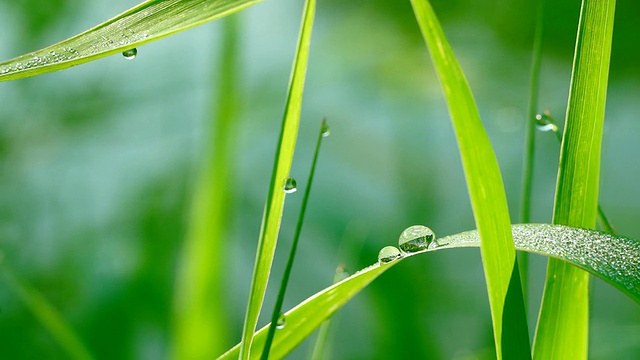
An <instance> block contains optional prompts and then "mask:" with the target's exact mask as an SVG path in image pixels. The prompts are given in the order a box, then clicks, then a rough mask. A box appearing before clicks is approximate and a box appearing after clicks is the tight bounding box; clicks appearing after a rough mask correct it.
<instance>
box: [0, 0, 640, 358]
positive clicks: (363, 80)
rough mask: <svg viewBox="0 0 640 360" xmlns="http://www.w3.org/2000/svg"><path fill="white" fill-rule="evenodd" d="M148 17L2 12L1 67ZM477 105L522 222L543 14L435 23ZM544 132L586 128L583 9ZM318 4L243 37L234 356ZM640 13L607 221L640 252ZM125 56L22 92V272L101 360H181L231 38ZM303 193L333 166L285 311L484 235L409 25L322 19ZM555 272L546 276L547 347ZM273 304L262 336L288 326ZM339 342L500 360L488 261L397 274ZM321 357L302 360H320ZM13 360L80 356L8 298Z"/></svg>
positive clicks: (606, 345)
mask: <svg viewBox="0 0 640 360" xmlns="http://www.w3.org/2000/svg"><path fill="white" fill-rule="evenodd" d="M136 3H137V1H135V0H121V1H117V2H113V1H104V0H103V1H92V2H86V1H80V0H49V1H40V0H13V1H2V2H0V58H2V59H8V58H12V57H14V56H17V55H20V54H23V53H26V52H28V51H31V50H35V49H37V48H41V47H44V46H46V45H49V44H51V43H54V42H56V41H59V40H61V39H64V38H66V37H68V36H71V35H73V34H76V33H79V32H81V31H83V30H85V29H87V28H89V27H91V26H93V25H95V24H97V23H99V22H101V21H104V20H106V19H108V18H110V17H112V16H114V15H116V14H118V13H120V12H122V11H124V10H126V9H128V8H129V7H131V6H134V5H136ZM432 3H433V5H434V7H435V9H436V12H437V14H438V15H439V17H440V19H441V21H442V23H443V26H444V29H445V32H446V34H447V36H448V38H449V40H450V42H451V43H452V46H453V48H454V51H455V52H456V54H457V56H458V58H459V61H460V62H461V64H462V67H463V69H464V70H465V72H466V74H467V77H468V80H469V82H470V85H471V88H472V90H473V91H474V94H475V96H476V100H477V103H478V106H479V108H480V113H481V116H482V118H483V121H484V124H485V127H486V129H487V131H488V133H489V136H490V138H491V140H492V143H493V144H494V148H495V151H496V153H497V156H498V160H499V162H500V165H501V169H502V172H503V177H504V181H505V186H506V191H507V195H508V199H509V205H510V208H511V214H512V218H513V219H514V222H515V221H516V220H517V218H518V210H517V209H518V206H519V188H520V185H519V184H520V178H521V167H522V148H523V133H524V122H525V114H526V106H527V98H528V87H529V85H528V82H529V69H530V62H531V61H530V57H531V56H530V52H531V50H530V49H531V44H532V34H533V27H534V18H535V4H533V3H532V2H529V1H523V0H513V1H500V2H489V3H488V2H477V1H471V0H455V1H445V0H434V1H432ZM549 3H550V4H549V5H548V7H547V11H546V13H545V30H544V36H543V52H544V54H543V63H542V73H541V78H542V83H541V89H540V108H539V111H542V110H544V109H549V110H550V111H551V114H552V115H553V116H554V117H555V118H556V119H562V118H563V115H564V112H565V107H566V99H567V93H568V85H569V77H570V72H571V57H572V55H573V49H574V41H575V31H576V27H577V21H578V12H579V6H580V4H579V1H569V0H561V1H554V2H549ZM301 10H302V1H294V0H280V1H276V0H269V1H265V2H263V3H260V4H258V5H256V6H253V7H251V8H249V9H247V10H245V11H242V12H241V13H239V14H236V15H233V16H234V17H237V18H238V19H237V20H238V21H239V22H240V26H241V31H240V34H241V36H240V42H241V48H240V49H241V50H240V53H241V59H242V60H241V69H242V71H241V81H240V83H239V87H240V94H241V106H240V113H239V116H238V118H237V120H236V122H235V125H234V126H236V129H237V130H236V135H234V138H233V139H232V140H231V141H230V143H231V144H232V147H233V168H232V169H230V174H232V175H231V177H230V178H229V179H228V180H229V182H230V183H231V184H232V185H233V186H232V187H231V189H230V194H229V198H230V202H229V206H228V214H227V215H228V218H229V219H230V220H229V222H228V224H227V226H226V229H225V234H226V235H225V237H224V239H223V240H222V241H220V244H219V249H218V250H219V251H220V252H221V253H222V254H224V256H221V260H220V263H219V264H216V266H217V267H218V268H219V269H221V273H222V274H223V275H224V279H223V281H224V291H222V292H221V293H220V294H219V296H220V298H221V299H222V304H223V305H222V306H221V308H220V309H219V313H220V314H222V316H223V318H224V320H223V324H224V328H225V329H227V331H224V333H220V334H216V336H217V337H219V338H220V339H222V343H224V344H226V346H225V347H224V348H221V349H220V353H221V352H223V351H224V350H225V349H226V348H229V347H231V346H232V345H234V344H235V343H237V342H238V341H239V339H240V334H241V326H242V321H243V317H244V312H245V307H246V301H247V296H248V290H249V285H250V276H251V271H252V266H253V261H254V256H255V247H256V243H257V238H258V231H259V228H260V220H261V216H262V209H263V206H264V202H265V198H266V194H267V189H268V185H269V179H270V171H271V167H272V163H273V156H274V150H275V146H276V142H277V137H278V133H279V127H280V123H281V117H282V111H283V107H284V100H285V94H286V89H287V83H288V77H289V71H290V66H291V62H292V59H293V53H294V51H295V46H296V38H297V32H298V27H299V23H300V14H301ZM638 15H640V3H637V2H633V1H618V11H617V15H616V25H615V33H614V44H613V55H612V62H611V66H612V69H611V82H610V86H609V95H608V105H607V115H606V116H607V120H606V124H605V133H604V144H603V158H602V176H601V191H600V193H601V195H600V202H601V205H602V206H603V208H604V209H605V212H606V213H607V215H608V216H609V218H610V220H611V221H612V222H613V224H614V226H615V228H616V229H617V230H618V232H619V233H621V234H625V235H628V236H631V237H635V238H640V225H639V222H638V218H639V215H640V205H638V204H639V203H640V193H639V192H638V186H637V179H638V177H639V176H640V167H638V166H637V161H638V160H637V158H638V156H637V154H638V149H639V148H638V146H639V145H638V141H637V136H638V135H637V134H639V133H640V121H638V114H640V105H639V103H638V98H639V96H640V67H638V63H639V58H638V56H639V55H640V47H638V46H637V41H638V40H637V39H638V34H639V32H640V28H639V27H638V24H637V20H636V19H637V16H638ZM223 21H225V20H220V21H215V22H213V23H210V24H206V25H204V26H201V27H198V28H195V29H192V30H189V31H186V32H183V33H180V34H178V35H175V36H172V37H170V38H167V39H164V40H161V41H158V42H155V43H151V44H148V45H145V46H143V47H141V48H139V49H138V50H139V55H138V57H137V58H136V59H135V60H134V61H126V60H125V59H123V58H122V57H121V56H113V57H110V58H106V59H102V60H99V61H95V62H92V63H89V64H85V65H82V66H79V67H77V68H73V69H69V70H65V71H62V72H58V73H53V74H47V75H43V76H39V77H35V78H29V79H22V80H18V81H12V82H8V83H1V84H0V254H1V255H2V261H3V266H4V267H5V268H11V269H13V271H14V272H15V273H16V274H18V276H19V277H21V278H23V279H25V280H26V281H28V282H29V283H30V284H31V285H32V286H33V287H34V288H36V289H37V290H38V291H40V292H41V293H42V294H43V295H44V296H45V297H46V298H47V299H48V300H49V301H50V302H51V303H52V304H53V305H54V306H55V307H56V308H57V309H58V310H59V311H60V312H61V314H62V315H63V316H64V317H65V319H67V320H68V322H69V323H70V324H71V326H72V327H73V328H74V329H75V330H76V331H77V333H78V334H79V336H80V337H81V339H82V341H83V342H84V343H85V344H86V345H87V347H88V348H89V350H90V351H91V352H92V353H93V354H94V355H95V356H96V357H97V358H99V359H163V358H168V357H169V356H170V353H171V344H172V318H171V314H172V311H173V310H172V309H173V299H174V296H175V283H176V272H177V268H178V259H179V254H180V252H181V247H182V245H183V244H184V240H185V237H186V233H187V229H188V225H189V222H190V218H189V208H190V204H191V201H192V198H193V192H194V188H195V184H196V178H197V176H198V172H199V167H200V166H201V164H202V158H203V156H204V154H205V152H206V151H205V149H206V148H207V147H206V142H207V140H208V136H207V134H209V132H210V130H209V129H210V128H211V127H212V124H211V119H212V114H213V113H215V111H216V109H217V107H218V106H219V104H216V103H215V102H214V101H213V100H214V99H215V96H216V93H215V92H216V83H217V82H218V81H219V80H220V78H221V74H218V73H216V69H217V67H218V62H219V59H220V49H221V46H220V43H221V38H222V29H223V26H222V25H223V24H222V22H223ZM305 89H306V90H305V99H304V103H303V112H302V123H301V127H300V135H299V139H298V145H297V151H296V157H295V159H294V165H293V169H292V174H293V175H294V176H295V177H296V178H297V180H298V184H304V183H305V182H306V176H307V175H306V174H307V173H308V168H309V166H310V160H311V154H312V151H313V147H314V141H315V138H316V136H317V135H316V134H317V131H318V127H319V126H320V120H321V118H322V117H327V119H328V122H329V124H330V125H331V128H332V134H331V136H330V137H329V138H327V139H326V141H325V142H324V144H323V148H322V152H321V154H320V159H319V165H318V169H317V173H316V178H315V180H314V181H315V182H314V189H313V191H312V194H311V198H310V204H309V209H308V212H307V216H306V221H305V227H304V229H303V233H302V239H301V245H300V248H299V252H298V257H297V259H296V264H295V267H294V274H293V276H292V279H291V283H290V288H289V291H288V295H287V299H286V300H285V307H286V308H287V309H288V308H291V307H293V306H294V305H295V304H297V303H299V302H300V301H302V300H303V299H305V298H306V297H308V296H310V295H312V294H313V293H315V292H317V291H319V290H321V289H322V288H324V287H326V286H328V285H329V284H330V283H331V281H332V279H333V276H334V270H335V268H336V266H337V265H338V264H343V265H344V266H346V268H347V271H349V272H355V271H356V270H358V269H360V268H363V267H365V266H367V265H370V264H371V263H373V262H374V261H376V256H377V253H378V250H379V249H380V248H381V247H383V246H385V245H390V244H394V243H395V242H396V241H397V240H396V239H397V237H398V235H399V234H400V232H401V231H402V230H403V229H404V228H406V227H407V226H410V225H413V224H424V225H427V226H429V227H431V228H432V229H433V230H434V231H435V232H436V234H438V235H440V236H444V235H448V234H453V233H457V232H460V231H464V230H469V229H472V228H474V222H473V217H472V213H471V209H470V205H469V200H468V195H467V193H466V186H465V182H464V178H463V174H462V170H461V164H460V160H459V156H458V153H457V148H456V143H455V138H454V135H453V131H452V128H451V125H450V122H449V118H448V114H447V112H446V105H445V103H444V99H443V96H442V94H441V90H440V87H439V84H438V81H437V78H436V76H435V74H434V72H433V70H432V65H431V63H430V60H429V57H428V53H427V50H426V47H425V46H424V43H423V40H422V38H421V37H420V34H419V30H418V27H417V25H416V23H415V19H414V17H413V14H412V11H411V7H410V4H409V2H408V1H384V0H375V1H374V0H368V1H364V0H352V1H347V2H345V1H339V0H323V1H319V4H318V10H317V18H316V26H315V29H314V34H313V40H312V48H311V58H310V63H309V71H308V77H307V84H306V88H305ZM558 153H559V145H558V143H557V140H556V139H555V137H554V136H553V135H551V134H548V133H547V134H543V133H539V134H537V151H536V159H535V160H536V169H535V180H534V201H533V205H534V209H533V221H534V222H549V221H550V219H551V212H552V204H553V192H554V183H555V177H556V170H557V159H558ZM301 197H302V196H301V193H299V194H297V195H293V196H288V199H287V204H286V207H285V216H284V218H283V223H282V231H281V237H280V242H279V248H278V251H277V255H276V261H275V264H274V270H273V278H272V281H271V282H270V285H273V284H278V283H279V276H280V274H281V272H282V269H283V262H284V259H285V256H286V254H287V253H288V250H289V245H290V243H291V236H292V234H293V228H294V225H295V219H296V216H297V210H298V209H299V206H300V200H301ZM545 262H546V260H545V259H544V258H542V257H538V256H533V257H532V258H531V266H532V269H531V272H532V274H531V281H530V296H531V300H530V304H529V305H530V306H529V307H530V322H531V324H530V327H531V328H532V329H533V326H534V325H535V318H536V315H537V311H538V304H539V298H540V292H541V288H542V282H543V279H544V271H545ZM273 287H276V286H270V289H269V291H268V292H267V297H266V301H265V307H264V313H265V314H263V315H264V316H262V317H261V320H260V326H261V325H263V324H265V323H266V322H267V317H268V313H270V309H271V307H272V305H273V301H274V298H275V289H273ZM592 294H593V296H592V302H591V303H592V321H591V342H590V346H591V349H590V355H591V357H592V358H593V359H610V358H617V359H635V358H638V357H639V356H640V335H638V334H640V307H638V304H636V303H634V302H633V301H631V300H630V299H628V298H627V297H626V296H624V295H622V294H620V293H619V292H618V291H617V290H615V289H613V288H612V287H611V286H609V285H607V284H606V283H604V282H602V281H600V280H598V279H594V280H593V291H592ZM334 320H335V321H334V322H333V325H332V329H331V335H330V339H331V341H330V347H329V348H328V349H327V351H328V357H327V358H330V359H391V358H397V359H408V358H425V359H445V358H446V359H472V358H491V357H492V347H493V340H492V333H491V324H490V314H489V308H488V301H487V295H486V290H485V288H484V278H483V273H482V267H481V259H480V254H479V251H478V250H477V249H464V250H455V251H442V252H439V253H437V254H431V255H428V256H420V257H417V258H413V259H411V260H410V261H406V262H403V263H402V264H400V265H398V266H396V267H394V268H393V269H391V270H390V271H388V272H387V273H385V274H384V275H383V276H381V277H380V278H379V279H378V280H376V281H375V282H374V283H373V284H372V285H370V286H369V287H368V288H367V289H365V290H364V291H363V292H362V293H361V294H359V295H358V296H357V297H356V298H355V299H354V300H352V301H351V302H350V303H348V305H347V306H345V307H344V308H343V309H342V310H340V311H339V313H338V314H337V315H336V317H335V319H334ZM313 341H314V337H311V338H310V340H308V341H307V342H305V343H303V344H302V345H301V346H300V347H299V348H298V349H296V350H295V351H294V352H293V353H292V354H291V355H290V358H293V359H304V358H308V356H309V352H310V349H311V347H312V345H313ZM0 357H1V358H5V359H36V358H38V359H43V358H46V359H64V358H66V357H67V355H66V353H65V352H64V351H63V350H62V349H61V348H60V346H59V345H58V344H57V343H56V342H55V341H54V339H53V337H52V336H51V335H50V334H49V333H48V332H47V331H46V330H45V329H44V328H43V326H42V325H41V324H40V323H39V321H38V320H37V319H36V318H35V317H34V316H33V314H32V313H31V312H29V310H28V308H27V307H26V306H25V304H24V303H23V302H21V301H20V298H19V297H18V295H17V294H16V293H15V291H13V290H11V287H10V286H8V284H7V283H6V282H5V281H3V282H0Z"/></svg>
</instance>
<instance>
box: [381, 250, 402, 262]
mask: <svg viewBox="0 0 640 360" xmlns="http://www.w3.org/2000/svg"><path fill="white" fill-rule="evenodd" d="M400 257H402V254H401V253H400V250H398V248H397V247H395V246H385V247H383V248H382V250H380V252H379V253H378V261H379V262H380V264H386V263H390V262H392V261H393V260H395V259H398V258H400Z"/></svg>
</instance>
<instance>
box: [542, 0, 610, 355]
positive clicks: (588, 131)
mask: <svg viewBox="0 0 640 360" xmlns="http://www.w3.org/2000/svg"><path fill="white" fill-rule="evenodd" d="M614 13H615V0H584V1H583V2H582V7H581V10H580V21H579V25H578V34H577V40H576V48H575V55H574V62H573V71H572V74H571V86H570V90H569V103H568V106H567V117H566V122H565V129H564V134H563V139H562V146H561V151H560V166H559V169H558V181H557V188H556V201H555V206H554V214H553V222H554V223H555V224H564V225H570V226H577V227H582V228H593V227H595V224H596V214H597V204H598V185H599V184H598V183H599V176H600V150H601V146H602V129H603V126H604V110H605V102H606V93H607V83H608V76H609V62H610V57H611V41H612V34H613V22H614ZM588 334H589V275H588V273H586V272H584V271H582V270H580V269H578V268H576V267H574V266H572V265H570V264H568V263H566V262H564V261H558V260H553V259H550V260H549V264H548V266H547V279H546V282H545V287H544V292H543V297H542V305H541V308H540V315H539V317H538V325H537V329H536V336H535V340H534V352H533V354H534V358H535V359H586V358H587V351H588Z"/></svg>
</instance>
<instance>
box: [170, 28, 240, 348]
mask: <svg viewBox="0 0 640 360" xmlns="http://www.w3.org/2000/svg"><path fill="white" fill-rule="evenodd" d="M238 28H239V23H238V18H237V17H235V16H232V17H228V18H227V19H225V22H224V35H223V40H222V49H221V51H220V52H219V53H220V55H221V57H222V59H221V60H220V66H219V68H218V69H216V70H217V71H215V73H214V76H215V81H216V82H217V85H216V87H217V91H216V94H217V97H216V99H215V101H214V102H213V104H214V105H213V106H214V109H213V112H214V113H215V116H212V117H211V119H212V121H211V125H210V132H209V136H208V138H207V148H208V149H207V152H206V154H205V156H204V161H203V163H202V169H201V173H200V174H199V179H198V182H197V184H196V186H195V191H194V192H193V196H192V199H193V200H192V205H191V215H190V217H189V230H188V233H187V237H186V239H185V243H184V245H183V250H182V254H181V258H180V263H179V271H178V274H179V275H178V280H177V282H176V292H175V308H174V310H175V312H174V326H175V328H174V334H173V335H174V344H173V351H174V354H173V356H174V358H175V359H204V358H212V357H214V356H216V355H218V354H220V353H221V352H222V351H224V350H225V348H226V345H225V344H226V343H227V341H228V340H229V339H228V338H227V337H228V330H227V329H228V327H226V326H225V321H224V320H225V319H224V318H223V315H222V311H223V310H222V308H223V304H222V299H223V298H222V297H221V296H220V294H222V293H224V290H223V289H224V287H223V284H222V283H221V282H222V278H223V277H224V275H223V274H222V273H221V269H222V266H221V265H222V264H224V262H225V255H224V254H225V253H226V251H225V249H226V246H225V242H224V240H223V238H224V234H225V232H226V230H227V228H228V227H227V226H226V224H227V223H228V214H229V211H228V210H229V205H230V204H229V196H230V189H229V179H230V178H231V175H230V174H231V173H232V172H233V160H232V159H231V158H230V157H231V153H232V139H234V134H235V130H236V129H237V126H238V117H237V114H238V77H239V76H238V74H239V71H238V68H237V67H238V64H239V54H238V32H239V29H238ZM212 80H213V79H212Z"/></svg>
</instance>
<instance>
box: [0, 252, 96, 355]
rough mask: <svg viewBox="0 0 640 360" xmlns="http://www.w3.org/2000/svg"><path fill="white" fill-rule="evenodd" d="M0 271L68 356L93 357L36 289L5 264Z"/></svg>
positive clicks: (0, 266) (1, 265)
mask: <svg viewBox="0 0 640 360" xmlns="http://www.w3.org/2000/svg"><path fill="white" fill-rule="evenodd" d="M0 272H1V274H0V275H3V276H2V277H4V279H5V280H6V282H7V283H8V284H9V286H10V287H11V288H12V289H13V291H14V292H15V294H16V295H18V297H19V298H20V300H21V301H22V303H23V304H24V305H25V306H26V307H27V308H28V309H29V311H31V313H32V314H33V315H34V316H35V318H36V319H38V321H39V322H40V324H42V326H43V327H44V328H45V329H47V331H48V332H49V334H51V336H52V337H53V338H54V339H55V340H56V341H57V342H58V344H60V346H61V347H62V348H63V349H64V350H65V351H66V352H67V354H68V355H69V358H71V359H77V360H88V359H93V357H92V356H91V354H90V353H89V350H87V348H86V347H85V345H84V344H83V343H82V341H81V340H80V338H79V337H78V335H77V334H76V333H75V332H74V331H73V329H72V328H71V326H70V325H69V324H68V323H67V321H66V320H65V319H64V318H63V317H62V315H61V314H60V313H59V312H58V310H56V309H55V308H54V307H53V305H51V303H50V302H49V301H48V300H47V299H46V298H45V297H44V296H43V295H42V294H41V293H40V292H39V291H38V290H36V289H35V288H33V287H32V286H31V285H30V284H29V283H27V282H26V281H24V280H22V279H20V278H19V277H18V275H16V274H14V273H13V270H11V269H9V268H8V267H7V266H6V265H3V264H0Z"/></svg>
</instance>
